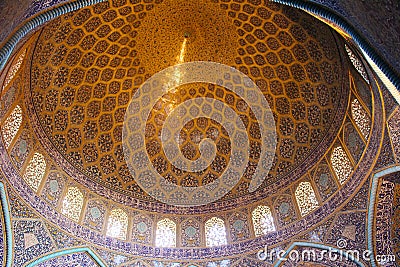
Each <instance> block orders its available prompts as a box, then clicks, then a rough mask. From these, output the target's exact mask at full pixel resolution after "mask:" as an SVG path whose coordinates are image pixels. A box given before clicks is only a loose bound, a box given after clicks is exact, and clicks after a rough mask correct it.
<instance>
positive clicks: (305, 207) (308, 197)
mask: <svg viewBox="0 0 400 267" xmlns="http://www.w3.org/2000/svg"><path fill="white" fill-rule="evenodd" d="M295 197H296V201H297V205H298V206H299V209H300V213H301V216H305V215H307V214H308V213H310V212H311V211H313V210H314V209H315V208H317V207H318V206H319V205H318V200H317V198H316V196H315V192H314V189H313V188H312V186H311V183H310V182H301V183H300V184H299V185H298V186H297V188H296V192H295Z"/></svg>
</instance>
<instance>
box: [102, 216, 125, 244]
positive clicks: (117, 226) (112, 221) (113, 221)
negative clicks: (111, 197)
mask: <svg viewBox="0 0 400 267" xmlns="http://www.w3.org/2000/svg"><path fill="white" fill-rule="evenodd" d="M127 233H128V214H126V212H125V211H124V210H122V209H113V210H112V211H111V212H110V216H109V217H108V223H107V233H106V235H108V236H110V237H115V238H120V239H126V237H127Z"/></svg>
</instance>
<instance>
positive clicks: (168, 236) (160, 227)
mask: <svg viewBox="0 0 400 267" xmlns="http://www.w3.org/2000/svg"><path fill="white" fill-rule="evenodd" d="M156 246H157V247H176V224H175V223H174V222H173V221H171V220H170V219H168V218H165V219H162V220H160V221H158V222H157V230H156Z"/></svg>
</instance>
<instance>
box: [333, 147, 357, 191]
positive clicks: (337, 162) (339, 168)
mask: <svg viewBox="0 0 400 267" xmlns="http://www.w3.org/2000/svg"><path fill="white" fill-rule="evenodd" d="M331 165H332V168H333V170H334V172H335V175H336V177H337V179H338V180H339V182H340V184H343V183H344V182H345V181H346V180H347V178H349V176H350V174H351V172H352V171H353V167H352V166H351V162H350V160H349V157H348V156H347V154H346V152H344V150H343V148H342V147H341V146H337V147H335V148H334V149H333V151H332V155H331Z"/></svg>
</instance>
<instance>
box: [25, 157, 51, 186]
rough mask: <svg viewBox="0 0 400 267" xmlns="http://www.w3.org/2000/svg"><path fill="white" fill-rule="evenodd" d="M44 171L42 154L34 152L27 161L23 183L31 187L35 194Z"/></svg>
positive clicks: (44, 164)
mask: <svg viewBox="0 0 400 267" xmlns="http://www.w3.org/2000/svg"><path fill="white" fill-rule="evenodd" d="M45 171H46V160H45V159H44V156H43V155H42V154H40V153H37V152H36V153H35V154H34V155H33V157H32V158H31V160H30V161H29V163H28V166H27V167H26V170H25V173H24V176H23V178H24V180H25V182H26V183H27V184H28V185H29V186H30V187H32V189H33V190H35V192H37V190H38V189H39V185H40V183H41V182H42V179H43V176H44V173H45Z"/></svg>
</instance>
